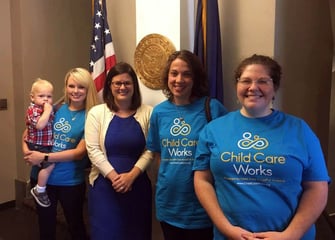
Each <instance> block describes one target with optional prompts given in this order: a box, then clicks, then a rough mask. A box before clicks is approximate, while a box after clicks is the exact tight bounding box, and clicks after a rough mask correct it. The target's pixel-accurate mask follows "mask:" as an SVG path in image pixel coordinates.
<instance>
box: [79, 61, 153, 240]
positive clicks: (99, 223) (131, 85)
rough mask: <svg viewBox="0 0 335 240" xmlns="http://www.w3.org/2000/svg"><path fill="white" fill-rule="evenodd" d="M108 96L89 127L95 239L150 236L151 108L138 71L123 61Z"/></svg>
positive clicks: (89, 120) (91, 218) (90, 117)
mask: <svg viewBox="0 0 335 240" xmlns="http://www.w3.org/2000/svg"><path fill="white" fill-rule="evenodd" d="M103 99H104V102H105V103H104V104H101V105H98V106H95V107H94V108H92V109H91V111H90V112H89V113H88V117H87V121H86V125H85V139H86V147H87V151H88V155H89V158H90V160H91V162H92V169H91V172H90V175H89V183H90V186H89V196H88V208H89V222H90V232H91V239H92V240H103V239H106V240H107V239H118V240H129V239H132V240H150V239H151V198H152V193H151V191H152V190H151V182H150V179H149V178H148V175H147V173H146V171H145V170H146V168H147V166H148V165H149V163H150V162H151V161H152V158H153V156H152V153H151V152H149V151H147V150H146V147H145V143H146V135H147V131H148V125H149V119H150V115H151V111H152V107H150V106H147V105H143V104H142V103H141V94H140V89H139V83H138V79H137V76H136V73H135V71H134V70H133V68H132V67H131V66H130V65H129V64H128V63H123V62H121V63H118V64H116V65H115V66H114V67H113V68H112V69H111V70H110V71H109V73H108V75H107V78H106V81H105V84H104V90H103Z"/></svg>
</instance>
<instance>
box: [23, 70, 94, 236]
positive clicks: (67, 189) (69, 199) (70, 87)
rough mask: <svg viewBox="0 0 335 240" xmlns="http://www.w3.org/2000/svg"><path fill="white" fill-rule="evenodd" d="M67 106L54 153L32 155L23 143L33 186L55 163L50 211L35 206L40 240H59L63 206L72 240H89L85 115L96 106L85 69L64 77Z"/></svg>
mask: <svg viewBox="0 0 335 240" xmlns="http://www.w3.org/2000/svg"><path fill="white" fill-rule="evenodd" d="M64 89H65V96H64V97H65V101H64V102H65V103H64V104H63V105H62V106H60V108H59V109H58V110H57V111H56V113H55V119H54V122H53V136H54V144H53V148H52V152H51V153H49V154H45V153H42V152H38V151H29V149H28V148H27V146H26V144H25V143H23V152H24V155H25V157H24V159H25V161H26V162H27V163H28V164H30V165H32V171H31V177H30V178H31V179H30V180H31V184H32V186H35V184H36V180H37V173H38V170H39V169H38V165H39V164H40V163H41V162H42V161H48V162H52V163H55V168H54V170H53V171H52V173H51V175H50V177H49V179H48V184H47V193H48V196H49V199H50V202H51V205H50V206H49V207H41V206H39V205H38V204H36V210H37V215H38V223H39V233H40V239H48V240H49V239H57V238H56V224H57V222H56V215H57V205H58V202H59V203H60V204H61V206H62V209H63V212H64V215H65V218H66V221H67V223H68V226H69V231H70V234H71V237H72V239H82V240H85V239H88V236H87V233H86V228H85V224H84V218H83V206H84V200H85V189H86V184H85V168H86V167H87V166H88V162H89V161H88V158H87V156H86V145H85V140H84V125H85V119H86V112H87V111H88V110H90V108H91V107H92V106H94V105H96V104H97V94H96V89H95V86H94V83H93V79H92V76H91V74H90V73H89V72H88V71H87V70H86V69H83V68H74V69H71V70H70V71H69V72H68V73H67V74H66V76H65V88H64Z"/></svg>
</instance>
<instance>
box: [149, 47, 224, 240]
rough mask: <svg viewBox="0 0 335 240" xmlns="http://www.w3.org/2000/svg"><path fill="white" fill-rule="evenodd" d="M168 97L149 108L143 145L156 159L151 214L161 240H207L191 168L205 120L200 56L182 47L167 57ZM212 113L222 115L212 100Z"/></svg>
mask: <svg viewBox="0 0 335 240" xmlns="http://www.w3.org/2000/svg"><path fill="white" fill-rule="evenodd" d="M163 84H164V86H163V92H164V93H165V95H166V96H167V98H168V100H166V101H164V102H162V103H161V104H158V105H157V106H156V107H154V110H153V113H152V116H151V119H150V128H149V133H148V139H147V148H148V149H149V150H151V151H152V152H155V153H157V155H159V158H160V166H159V171H158V180H157V184H156V198H155V200H156V215H157V218H158V220H159V221H160V223H161V226H162V230H163V234H164V238H165V240H176V239H183V240H197V239H199V240H207V239H208V240H211V239H212V238H213V228H212V223H211V221H210V219H209V217H208V216H207V214H206V212H205V210H204V209H203V208H202V207H201V205H200V203H199V201H198V199H197V198H196V195H195V192H194V186H193V172H192V166H193V161H194V155H195V149H196V146H197V142H198V134H199V132H200V130H201V129H202V128H203V127H204V126H205V125H206V124H207V121H208V120H207V119H206V111H205V100H206V96H207V94H208V87H207V80H206V74H205V71H204V69H203V67H202V64H201V62H200V61H199V59H198V58H197V57H196V56H195V55H194V54H193V53H191V52H189V51H186V50H182V51H177V52H175V53H173V54H172V55H171V56H170V58H169V59H168V62H167V65H166V68H165V71H164V74H163ZM209 109H210V112H211V117H212V118H213V119H214V118H217V117H219V116H222V115H223V114H225V113H226V110H225V108H224V107H223V105H222V104H221V103H220V102H219V101H217V100H215V99H211V101H210V104H209Z"/></svg>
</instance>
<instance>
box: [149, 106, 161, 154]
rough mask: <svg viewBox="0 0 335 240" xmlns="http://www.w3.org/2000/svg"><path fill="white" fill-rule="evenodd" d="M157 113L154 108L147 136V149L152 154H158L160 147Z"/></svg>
mask: <svg viewBox="0 0 335 240" xmlns="http://www.w3.org/2000/svg"><path fill="white" fill-rule="evenodd" d="M157 116H158V113H157V111H156V109H155V108H154V109H153V111H152V114H151V117H150V125H149V130H148V136H147V141H146V144H147V146H146V147H147V149H148V150H150V151H152V152H160V145H159V133H158V132H159V129H158V123H157V121H158V117H157Z"/></svg>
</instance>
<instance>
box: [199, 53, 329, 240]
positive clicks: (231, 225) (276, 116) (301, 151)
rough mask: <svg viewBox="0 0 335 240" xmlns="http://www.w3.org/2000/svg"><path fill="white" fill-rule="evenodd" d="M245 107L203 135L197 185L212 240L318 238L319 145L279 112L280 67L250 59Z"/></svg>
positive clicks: (243, 83) (241, 76) (242, 75)
mask: <svg viewBox="0 0 335 240" xmlns="http://www.w3.org/2000/svg"><path fill="white" fill-rule="evenodd" d="M235 77H236V89H237V97H238V100H239V102H240V103H241V105H242V108H241V109H240V110H238V111H235V112H231V113H229V114H227V115H225V116H223V117H221V118H218V119H216V120H214V121H212V122H211V123H209V124H208V125H207V126H206V127H205V128H204V129H203V131H202V132H201V133H200V137H199V142H198V147H197V153H196V160H195V163H194V170H195V174H194V183H195V190H196V193H197V196H198V198H199V200H200V202H201V204H202V205H203V206H204V208H205V209H206V211H207V213H208V215H209V216H210V217H211V219H212V221H213V222H214V225H215V228H214V239H215V240H224V239H229V240H237V239H239V240H240V239H245V240H251V239H269V240H270V239H289V240H298V239H299V240H300V239H301V240H312V239H315V228H314V225H313V224H314V222H315V221H316V219H317V218H318V217H319V215H320V214H321V212H322V210H323V209H324V207H325V205H326V202H327V193H328V181H329V176H328V173H327V169H326V165H325V160H324V157H323V154H322V150H321V147H320V143H319V140H318V139H317V137H316V136H315V134H314V133H313V132H312V130H311V129H310V128H309V126H308V125H307V124H306V123H305V122H304V121H303V120H302V119H299V118H297V117H294V116H292V115H288V114H285V113H283V112H280V111H277V110H274V109H273V108H272V101H273V99H274V97H275V92H276V91H277V90H278V88H279V85H280V78H281V67H280V66H279V64H278V63H277V62H276V61H274V60H273V59H272V58H270V57H267V56H262V55H253V56H251V57H249V58H247V59H245V60H243V61H242V62H241V64H240V65H239V66H238V68H237V70H236V72H235Z"/></svg>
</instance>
